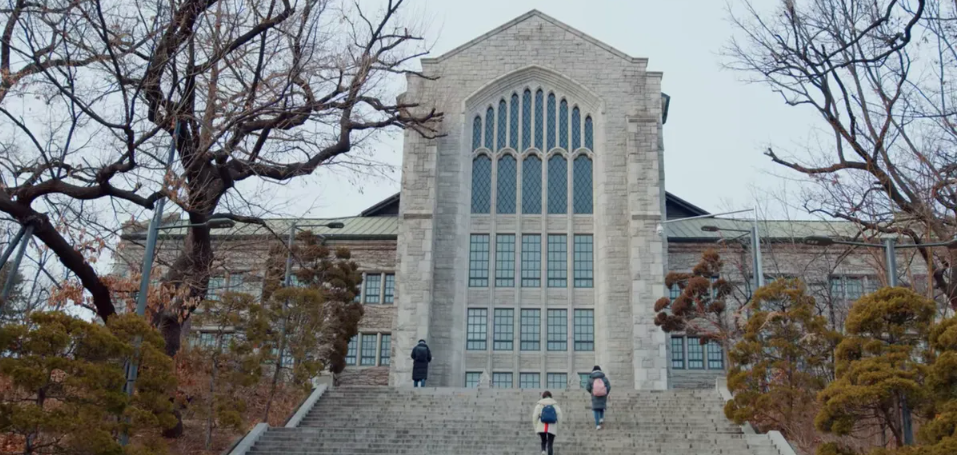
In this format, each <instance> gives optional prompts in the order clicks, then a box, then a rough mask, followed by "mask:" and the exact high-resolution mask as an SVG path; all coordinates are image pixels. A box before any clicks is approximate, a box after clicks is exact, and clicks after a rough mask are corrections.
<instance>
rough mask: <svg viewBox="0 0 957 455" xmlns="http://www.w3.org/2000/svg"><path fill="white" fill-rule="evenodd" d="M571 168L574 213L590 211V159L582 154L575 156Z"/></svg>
mask: <svg viewBox="0 0 957 455" xmlns="http://www.w3.org/2000/svg"><path fill="white" fill-rule="evenodd" d="M573 166H574V168H573V169H572V172H573V175H572V180H573V185H574V186H573V187H572V192H573V195H574V199H575V200H574V201H572V202H573V204H574V206H575V213H585V214H587V213H592V177H591V174H592V172H591V171H592V169H591V160H590V159H589V158H588V157H587V156H584V155H581V156H579V157H578V158H575V162H574V165H573Z"/></svg>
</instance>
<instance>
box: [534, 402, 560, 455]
mask: <svg viewBox="0 0 957 455" xmlns="http://www.w3.org/2000/svg"><path fill="white" fill-rule="evenodd" d="M560 420H562V408H560V407H558V402H557V401H555V400H554V399H553V398H552V393H551V392H549V391H547V390H546V391H545V392H544V393H542V399H541V400H538V403H537V404H535V411H533V412H532V422H534V423H535V432H536V433H538V436H539V437H540V438H541V440H542V455H545V454H548V455H553V451H552V446H553V445H554V444H555V435H557V434H558V422H559V421H560Z"/></svg>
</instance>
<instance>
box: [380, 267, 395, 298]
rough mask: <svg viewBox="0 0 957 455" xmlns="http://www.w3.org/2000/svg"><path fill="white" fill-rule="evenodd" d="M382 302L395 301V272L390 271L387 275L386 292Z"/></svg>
mask: <svg viewBox="0 0 957 455" xmlns="http://www.w3.org/2000/svg"><path fill="white" fill-rule="evenodd" d="M382 303H385V304H392V303H395V274H394V273H389V274H387V275H386V276H385V294H384V295H383V299H382Z"/></svg>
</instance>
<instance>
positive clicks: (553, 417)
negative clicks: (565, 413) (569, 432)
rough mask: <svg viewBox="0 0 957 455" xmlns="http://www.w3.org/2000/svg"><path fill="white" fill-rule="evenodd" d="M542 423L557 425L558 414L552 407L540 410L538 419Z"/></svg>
mask: <svg viewBox="0 0 957 455" xmlns="http://www.w3.org/2000/svg"><path fill="white" fill-rule="evenodd" d="M538 420H541V421H542V423H558V413H557V412H555V407H554V406H552V405H548V406H545V407H544V408H542V415H541V416H540V417H539V418H538Z"/></svg>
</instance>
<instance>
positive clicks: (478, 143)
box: [472, 115, 482, 150]
mask: <svg viewBox="0 0 957 455" xmlns="http://www.w3.org/2000/svg"><path fill="white" fill-rule="evenodd" d="M481 147H482V117H480V116H478V115H476V116H475V120H472V150H478V149H479V148H481Z"/></svg>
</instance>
